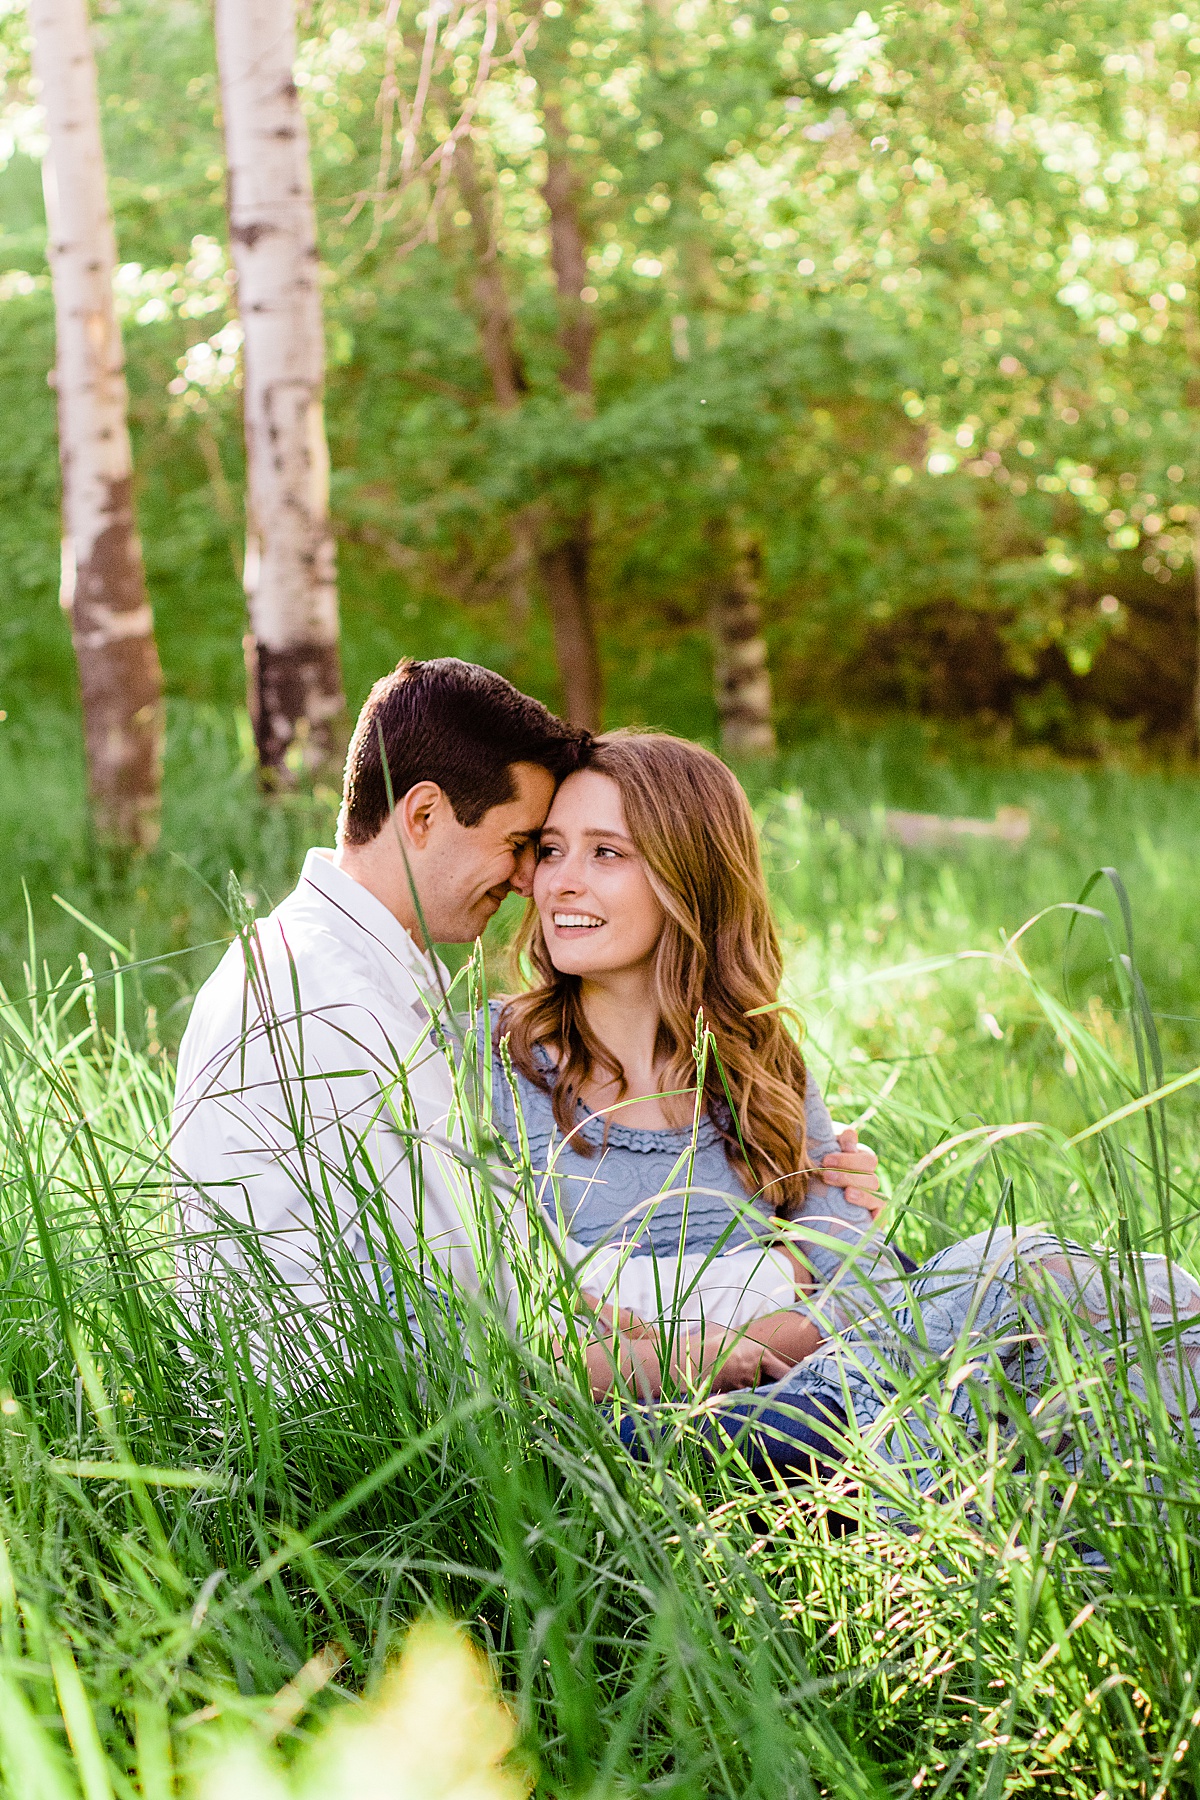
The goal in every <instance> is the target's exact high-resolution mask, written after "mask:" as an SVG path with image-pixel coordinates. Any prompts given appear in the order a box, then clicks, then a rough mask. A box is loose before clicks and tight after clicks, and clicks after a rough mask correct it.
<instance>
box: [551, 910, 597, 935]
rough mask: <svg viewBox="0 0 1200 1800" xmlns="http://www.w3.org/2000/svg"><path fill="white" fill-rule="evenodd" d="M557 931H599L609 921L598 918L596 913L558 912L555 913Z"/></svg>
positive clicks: (554, 920)
mask: <svg viewBox="0 0 1200 1800" xmlns="http://www.w3.org/2000/svg"><path fill="white" fill-rule="evenodd" d="M553 922H554V929H555V931H597V930H599V928H600V926H601V925H604V924H606V923H607V921H606V920H604V919H598V918H597V917H596V915H595V913H576V912H556V913H555V914H554V915H553Z"/></svg>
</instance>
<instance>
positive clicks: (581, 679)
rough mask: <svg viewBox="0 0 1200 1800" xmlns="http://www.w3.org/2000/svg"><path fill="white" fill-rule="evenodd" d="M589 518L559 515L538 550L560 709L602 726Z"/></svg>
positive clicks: (586, 724) (587, 724)
mask: <svg viewBox="0 0 1200 1800" xmlns="http://www.w3.org/2000/svg"><path fill="white" fill-rule="evenodd" d="M588 525H589V520H588V518H587V516H586V515H584V514H580V515H577V516H576V517H575V518H569V519H559V520H557V521H556V528H557V530H558V532H559V534H560V535H559V536H558V537H557V538H551V537H549V536H548V535H547V533H548V532H549V531H550V530H551V529H552V528H551V527H549V526H548V527H547V528H546V532H545V533H544V534H543V538H542V543H541V546H540V548H539V550H538V567H539V569H540V571H541V577H542V588H543V591H544V593H545V596H546V606H547V608H548V610H549V613H550V625H551V628H552V630H553V633H554V656H555V661H556V662H557V663H558V671H559V679H560V680H561V682H562V689H563V710H564V712H565V713H566V716H567V718H568V719H569V720H570V722H571V724H572V725H581V726H582V727H583V729H584V730H585V731H599V729H600V695H601V674H600V653H599V649H598V648H597V644H596V627H595V623H594V621H593V619H592V608H591V599H590V595H589V591H588V588H589V584H588V573H589V564H590V561H591V543H590V540H589V533H588Z"/></svg>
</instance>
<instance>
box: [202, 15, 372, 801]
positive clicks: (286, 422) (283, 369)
mask: <svg viewBox="0 0 1200 1800" xmlns="http://www.w3.org/2000/svg"><path fill="white" fill-rule="evenodd" d="M216 37H217V60H218V64H219V69H220V80H221V102H222V109H223V113H224V124H225V146H226V156H227V162H228V182H229V187H228V203H229V234H230V241H231V246H232V255H233V263H234V268H235V271H236V274H237V293H238V308H239V312H240V314H241V320H242V329H243V331H244V333H245V344H244V350H243V355H244V361H245V398H244V405H245V427H246V464H247V487H248V493H247V525H246V557H245V565H244V574H243V584H244V586H245V590H246V602H247V606H248V609H249V618H250V630H249V634H248V636H247V638H246V668H247V683H248V697H249V706H250V715H251V718H252V720H253V722H254V731H255V737H256V740H257V744H258V755H259V764H260V767H261V770H262V772H263V777H264V780H265V781H266V782H267V783H268V784H269V785H275V784H279V783H281V782H286V781H289V780H291V779H292V778H293V776H294V773H295V771H296V769H297V766H300V767H304V768H307V769H310V770H315V769H318V768H320V767H321V766H322V765H325V764H327V763H330V762H332V761H333V760H334V758H335V756H336V753H337V750H338V747H339V746H338V736H339V734H338V728H337V727H338V720H339V719H340V716H341V713H342V710H343V706H344V698H343V694H342V673H341V660H340V656H339V651H338V600H337V576H336V561H335V555H334V542H333V532H332V529H331V527H330V521H329V452H328V447H327V444H326V438H325V414H324V390H325V344H324V329H323V322H322V309H321V293H320V267H319V263H318V258H317V232H316V217H315V210H314V206H313V189H312V174H311V170H310V166H309V154H308V133H307V130H306V128H305V123H304V117H303V114H302V113H301V110H300V98H299V94H298V92H297V89H296V83H295V80H294V77H293V68H294V63H295V54H296V21H295V9H294V5H293V0H216Z"/></svg>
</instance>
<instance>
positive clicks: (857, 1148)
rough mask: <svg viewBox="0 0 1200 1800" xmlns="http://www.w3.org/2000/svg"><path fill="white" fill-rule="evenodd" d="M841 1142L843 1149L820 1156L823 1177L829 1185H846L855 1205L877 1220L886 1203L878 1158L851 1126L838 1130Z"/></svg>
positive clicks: (847, 1194)
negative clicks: (860, 1141) (880, 1183)
mask: <svg viewBox="0 0 1200 1800" xmlns="http://www.w3.org/2000/svg"><path fill="white" fill-rule="evenodd" d="M838 1143H839V1144H840V1145H841V1149H840V1150H834V1151H831V1152H830V1154H829V1155H828V1156H826V1157H822V1159H821V1170H820V1178H821V1180H822V1181H824V1182H826V1183H827V1184H828V1185H829V1186H830V1187H840V1188H844V1189H845V1192H846V1198H847V1200H849V1201H850V1203H851V1205H852V1206H861V1207H862V1208H863V1210H864V1211H865V1212H869V1213H870V1215H871V1217H872V1219H877V1218H878V1217H879V1215H880V1213H881V1212H882V1211H883V1209H884V1207H885V1206H886V1205H887V1201H886V1200H885V1199H884V1197H883V1195H882V1194H881V1193H880V1192H879V1176H878V1173H877V1170H878V1168H879V1158H878V1157H877V1156H876V1154H875V1152H874V1151H873V1150H868V1149H867V1148H866V1146H865V1145H860V1143H859V1141H858V1133H857V1131H855V1129H854V1127H853V1126H852V1125H847V1127H846V1129H845V1130H844V1131H843V1132H840V1133H839V1135H838Z"/></svg>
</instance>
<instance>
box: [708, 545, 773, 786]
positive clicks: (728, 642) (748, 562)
mask: <svg viewBox="0 0 1200 1800" xmlns="http://www.w3.org/2000/svg"><path fill="white" fill-rule="evenodd" d="M730 536H731V539H732V542H731V544H730V549H731V550H732V555H731V557H730V560H729V562H728V564H727V566H726V568H725V570H724V571H723V572H722V574H721V575H720V576H718V578H717V581H716V584H715V586H714V589H713V595H712V602H711V608H710V614H709V623H710V630H711V633H712V642H713V685H714V688H715V692H716V702H717V718H718V721H719V723H720V728H721V748H722V750H724V751H725V753H726V755H728V756H774V754H775V727H774V725H773V724H772V722H771V702H772V694H771V670H770V665H769V664H768V662H767V640H766V638H765V637H764V636H763V614H762V577H761V573H760V563H761V554H760V551H759V547H758V545H757V543H756V542H755V541H754V540H753V538H752V537H750V536H749V534H747V533H746V532H744V531H740V530H736V529H735V530H734V531H733V532H732V533H731V534H730Z"/></svg>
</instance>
